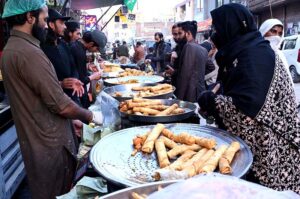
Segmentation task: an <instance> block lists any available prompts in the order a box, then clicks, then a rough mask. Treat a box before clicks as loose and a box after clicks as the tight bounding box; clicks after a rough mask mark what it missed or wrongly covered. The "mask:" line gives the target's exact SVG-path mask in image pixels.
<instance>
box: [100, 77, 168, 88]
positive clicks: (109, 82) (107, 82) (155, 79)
mask: <svg viewBox="0 0 300 199" xmlns="http://www.w3.org/2000/svg"><path fill="white" fill-rule="evenodd" d="M128 80H137V81H138V83H139V84H151V83H152V84H153V83H159V82H162V81H164V78H163V77H161V76H157V75H149V76H127V77H118V78H111V79H106V80H104V84H105V86H116V85H120V82H124V81H128Z"/></svg>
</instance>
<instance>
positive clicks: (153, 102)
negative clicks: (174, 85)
mask: <svg viewBox="0 0 300 199" xmlns="http://www.w3.org/2000/svg"><path fill="white" fill-rule="evenodd" d="M119 108H120V112H121V116H122V117H126V118H128V119H129V120H130V121H133V122H144V123H157V122H161V123H169V122H179V121H182V120H185V119H188V118H189V117H191V116H193V115H194V113H195V111H196V109H197V106H196V105H195V104H193V103H191V102H185V101H180V100H172V99H144V98H133V99H132V100H126V101H123V102H121V103H120V107H119Z"/></svg>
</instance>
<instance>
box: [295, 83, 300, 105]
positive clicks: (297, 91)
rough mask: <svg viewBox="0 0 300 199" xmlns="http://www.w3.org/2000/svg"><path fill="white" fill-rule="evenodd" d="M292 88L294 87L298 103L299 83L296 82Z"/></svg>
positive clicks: (299, 95)
mask: <svg viewBox="0 0 300 199" xmlns="http://www.w3.org/2000/svg"><path fill="white" fill-rule="evenodd" d="M294 88H295V93H296V98H297V103H299V102H300V83H296V84H295V86H294Z"/></svg>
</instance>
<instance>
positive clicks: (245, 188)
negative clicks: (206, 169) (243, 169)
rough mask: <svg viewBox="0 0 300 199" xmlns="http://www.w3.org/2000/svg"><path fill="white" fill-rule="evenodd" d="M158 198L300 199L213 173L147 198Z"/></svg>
mask: <svg viewBox="0 0 300 199" xmlns="http://www.w3.org/2000/svg"><path fill="white" fill-rule="evenodd" d="M156 198H164V199H173V198H189V199H207V198H211V199H224V198H230V199H252V198H253V199H254V198H255V199H265V198H272V199H300V196H299V195H297V194H296V193H294V192H292V191H283V192H279V191H275V190H273V189H270V188H267V187H264V186H261V185H258V184H254V183H251V182H247V181H245V180H242V179H239V178H237V177H233V176H227V175H221V174H216V173H212V174H207V175H199V176H196V177H194V178H191V179H188V180H185V181H181V182H178V183H175V184H172V185H170V186H168V187H166V188H164V189H162V190H161V191H158V192H155V193H153V194H151V195H150V196H149V197H147V199H156Z"/></svg>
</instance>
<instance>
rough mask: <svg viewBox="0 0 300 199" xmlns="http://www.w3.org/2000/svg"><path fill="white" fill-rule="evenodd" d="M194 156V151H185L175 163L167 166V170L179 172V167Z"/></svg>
mask: <svg viewBox="0 0 300 199" xmlns="http://www.w3.org/2000/svg"><path fill="white" fill-rule="evenodd" d="M195 154H196V152H195V151H192V150H187V151H185V152H184V153H183V154H182V155H181V156H180V157H179V158H178V159H177V160H176V161H174V162H173V163H172V164H170V166H168V167H167V168H169V169H173V170H179V169H180V168H181V165H182V164H183V163H184V162H186V161H187V160H189V159H190V158H191V157H192V156H193V155H195Z"/></svg>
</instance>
